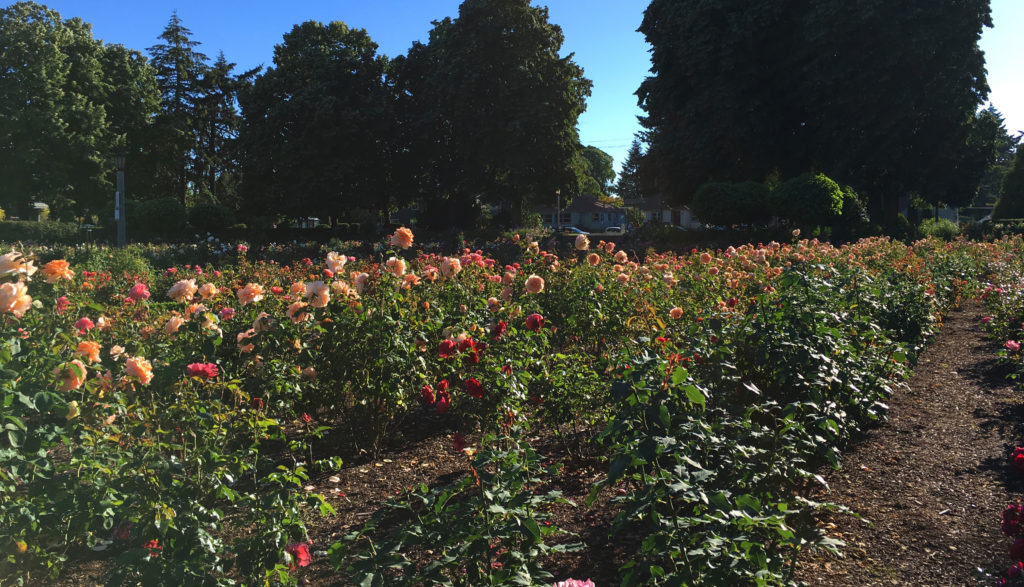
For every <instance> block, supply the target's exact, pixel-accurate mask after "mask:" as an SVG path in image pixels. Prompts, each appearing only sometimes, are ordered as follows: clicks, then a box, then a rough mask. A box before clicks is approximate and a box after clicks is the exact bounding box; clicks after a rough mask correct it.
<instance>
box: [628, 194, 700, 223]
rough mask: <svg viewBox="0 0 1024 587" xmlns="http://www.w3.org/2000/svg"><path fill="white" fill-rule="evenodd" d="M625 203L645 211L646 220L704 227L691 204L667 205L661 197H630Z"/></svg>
mask: <svg viewBox="0 0 1024 587" xmlns="http://www.w3.org/2000/svg"><path fill="white" fill-rule="evenodd" d="M625 204H626V205H627V206H629V207H631V208H637V209H639V210H640V211H641V212H643V215H644V221H645V222H661V223H664V224H671V225H673V226H682V227H683V228H686V229H690V230H699V229H702V228H704V224H703V223H702V222H701V221H700V220H698V219H697V218H696V217H695V216H694V215H693V212H692V211H691V210H690V207H689V206H666V205H665V204H664V203H663V202H662V201H661V199H659V198H636V199H630V200H626V201H625Z"/></svg>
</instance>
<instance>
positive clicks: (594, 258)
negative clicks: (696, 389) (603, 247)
mask: <svg viewBox="0 0 1024 587" xmlns="http://www.w3.org/2000/svg"><path fill="white" fill-rule="evenodd" d="M600 262H601V256H600V255H598V254H597V253H590V254H589V255H587V263H589V264H590V265H592V266H593V265H597V264H598V263H600Z"/></svg>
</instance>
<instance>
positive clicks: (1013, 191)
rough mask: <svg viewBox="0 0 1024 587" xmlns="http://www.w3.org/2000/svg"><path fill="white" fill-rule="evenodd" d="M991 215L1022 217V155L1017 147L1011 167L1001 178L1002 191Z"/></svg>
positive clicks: (1023, 157) (1023, 211)
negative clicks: (1003, 177)
mask: <svg viewBox="0 0 1024 587" xmlns="http://www.w3.org/2000/svg"><path fill="white" fill-rule="evenodd" d="M992 216H993V217H995V218H1024V156H1021V150H1020V149H1017V155H1016V157H1014V163H1013V169H1011V170H1010V172H1009V173H1007V174H1006V179H1004V180H1003V192H1002V196H1001V197H1000V198H999V203H998V204H996V209H995V210H994V211H993V213H992Z"/></svg>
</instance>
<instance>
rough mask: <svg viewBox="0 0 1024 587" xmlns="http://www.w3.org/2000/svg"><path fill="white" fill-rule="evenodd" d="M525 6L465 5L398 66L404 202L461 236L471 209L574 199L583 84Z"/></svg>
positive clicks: (478, 1)
mask: <svg viewBox="0 0 1024 587" xmlns="http://www.w3.org/2000/svg"><path fill="white" fill-rule="evenodd" d="M563 40H564V37H563V35H562V30H561V28H560V27H558V26H557V25H554V24H551V23H549V22H548V11H547V8H540V7H534V6H531V5H530V2H529V0H466V1H465V2H463V3H462V4H461V5H460V7H459V16H458V18H456V19H451V18H445V19H444V20H441V21H439V22H436V23H435V24H434V28H433V29H432V30H431V31H430V40H429V43H427V44H426V45H424V44H421V43H413V46H412V48H411V49H409V53H408V55H407V56H406V57H405V58H403V59H399V60H396V80H397V90H398V95H399V102H398V109H399V116H400V118H401V119H402V120H403V121H405V123H404V126H403V129H402V131H403V136H402V141H403V143H402V144H403V145H405V146H406V148H405V149H404V150H403V153H402V155H401V163H399V164H398V167H400V168H401V169H403V174H404V177H403V178H402V179H401V181H402V190H401V191H402V192H403V193H408V194H410V195H413V196H417V197H423V198H424V199H425V201H426V205H427V206H428V207H431V208H433V207H435V206H438V207H441V208H443V209H444V210H447V211H448V212H449V214H450V216H449V217H450V218H451V220H450V221H449V222H448V225H449V226H451V225H452V224H455V225H457V226H462V227H468V226H470V224H469V223H471V222H472V221H473V220H474V217H473V215H471V214H467V211H469V210H472V209H473V208H474V207H475V205H476V204H477V203H478V202H479V201H483V202H486V203H497V204H502V205H504V206H508V207H510V208H511V209H512V210H513V216H514V217H515V218H516V219H518V216H519V215H520V213H521V210H522V209H523V207H524V206H525V205H528V204H534V203H538V202H543V203H549V202H551V201H552V199H553V197H554V194H555V191H556V190H561V192H562V195H563V201H564V200H565V199H566V198H569V197H571V196H572V195H574V194H577V193H579V192H580V188H581V181H582V179H583V176H582V175H581V170H582V166H581V165H579V164H578V163H577V162H576V161H575V160H576V159H578V157H579V149H580V146H579V138H578V133H577V130H576V121H577V118H578V117H579V115H580V114H581V113H582V112H583V109H584V107H585V102H584V101H585V99H586V97H587V96H589V95H590V87H591V83H590V81H589V80H587V79H586V78H584V77H583V70H582V69H581V68H580V67H579V66H578V65H576V63H575V62H573V60H572V57H573V56H572V54H569V55H567V56H565V57H561V56H560V55H559V51H560V50H561V47H562V42H563Z"/></svg>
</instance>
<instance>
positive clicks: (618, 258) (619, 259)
mask: <svg viewBox="0 0 1024 587" xmlns="http://www.w3.org/2000/svg"><path fill="white" fill-rule="evenodd" d="M614 258H615V262H616V263H625V262H626V261H628V260H629V255H627V254H626V251H619V252H618V253H615V257H614Z"/></svg>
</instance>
